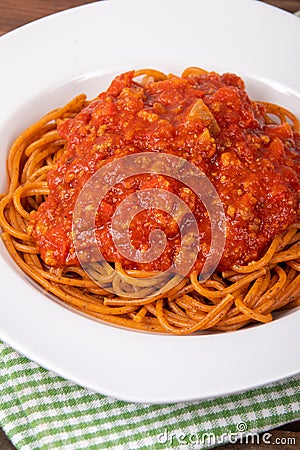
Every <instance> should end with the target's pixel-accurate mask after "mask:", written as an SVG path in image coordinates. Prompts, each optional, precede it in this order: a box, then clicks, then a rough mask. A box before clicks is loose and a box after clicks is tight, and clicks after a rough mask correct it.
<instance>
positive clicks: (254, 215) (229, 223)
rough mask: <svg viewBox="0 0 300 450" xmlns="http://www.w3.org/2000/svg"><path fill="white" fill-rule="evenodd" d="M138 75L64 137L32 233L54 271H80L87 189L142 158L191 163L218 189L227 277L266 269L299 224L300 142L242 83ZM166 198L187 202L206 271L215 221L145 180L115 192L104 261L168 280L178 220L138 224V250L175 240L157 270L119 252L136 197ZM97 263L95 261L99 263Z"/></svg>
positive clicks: (167, 181) (101, 215) (107, 203)
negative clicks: (76, 230)
mask: <svg viewBox="0 0 300 450" xmlns="http://www.w3.org/2000/svg"><path fill="white" fill-rule="evenodd" d="M133 76H134V72H133V71H132V72H128V73H125V74H122V75H120V76H118V77H117V78H115V79H114V80H113V82H112V84H111V86H110V87H109V88H108V90H107V91H106V92H103V93H101V94H100V95H99V96H98V98H97V99H96V100H94V101H93V102H91V103H90V104H89V105H88V106H87V107H86V108H84V109H83V110H82V111H81V112H80V113H79V114H78V115H77V116H76V117H75V118H73V119H67V120H65V121H64V122H63V123H62V124H60V125H59V127H58V132H59V134H60V135H61V136H62V137H63V138H64V139H65V140H66V150H65V152H64V155H63V156H62V158H61V159H60V160H59V161H58V163H57V165H56V166H55V167H54V168H53V170H51V171H50V172H49V174H48V185H49V188H50V195H49V196H48V198H47V200H46V201H45V202H44V203H43V204H41V206H40V207H39V209H38V211H37V212H33V213H31V222H30V228H31V230H32V236H33V238H34V239H35V241H36V243H37V246H38V249H39V251H40V253H41V255H42V258H43V259H44V261H45V262H46V263H47V264H48V265H50V266H56V267H58V266H69V265H73V264H79V263H78V259H77V256H76V252H75V249H74V244H73V241H72V218H73V211H74V206H75V203H76V200H77V198H78V195H79V192H80V191H81V189H82V188H83V186H84V184H85V183H86V181H87V180H88V179H89V178H90V177H91V176H92V175H93V174H94V173H95V172H96V171H97V169H99V168H101V167H103V165H104V164H106V163H107V162H109V161H113V160H115V159H116V158H120V157H122V156H126V155H130V154H132V153H138V152H162V153H167V154H173V155H177V156H180V157H182V158H185V159H186V160H188V161H189V162H191V163H192V164H194V165H195V166H197V167H198V168H199V169H201V171H203V172H204V173H205V174H206V176H207V177H208V178H209V180H210V181H211V182H212V184H213V185H214V187H215V189H216V191H217V192H218V194H219V196H220V199H221V201H222V203H223V207H224V212H225V215H226V228H227V231H226V245H225V250H224V253H223V255H222V258H221V260H220V263H219V266H218V269H219V270H227V269H230V268H231V267H232V266H233V265H234V264H247V263H249V262H250V261H253V260H257V259H258V258H259V257H261V256H262V255H263V253H264V252H265V251H266V249H267V248H268V246H269V244H270V243H271V241H272V239H273V238H274V237H275V236H276V235H277V234H278V233H279V232H281V231H283V230H286V229H287V228H288V227H289V226H290V225H291V224H292V223H295V222H296V221H297V220H299V188H300V173H299V165H300V164H299V162H300V138H299V135H297V134H296V133H295V132H294V131H293V130H292V128H291V126H290V125H289V124H288V123H283V124H274V123H273V124H272V123H270V122H269V121H266V119H265V107H264V106H263V105H262V104H259V103H256V102H254V101H252V100H250V99H249V97H248V95H247V93H246V91H245V87H244V83H243V81H242V80H241V79H240V78H239V77H238V76H236V75H233V74H224V75H218V74H216V73H209V74H204V75H198V76H193V77H188V78H180V77H176V76H170V77H169V78H167V79H166V80H164V81H159V82H156V83H152V84H147V85H145V86H144V85H142V84H139V83H138V82H136V81H135V80H134V79H133ZM153 187H154V188H160V189H165V190H167V191H169V192H172V193H174V194H175V195H177V196H179V197H180V198H181V199H182V200H184V201H185V202H186V204H187V205H188V206H189V208H190V209H191V211H192V212H193V214H194V217H195V218H196V220H197V224H198V227H199V236H200V245H199V252H198V257H197V262H196V264H195V268H197V269H198V270H201V268H202V266H203V264H204V262H205V258H206V257H207V254H208V252H209V247H210V239H211V234H210V221H209V217H208V214H207V211H206V210H205V208H204V206H203V204H202V203H201V201H200V200H199V199H198V198H197V196H196V195H195V193H194V192H193V191H191V190H190V189H189V188H187V187H186V186H184V185H183V184H182V183H180V182H179V181H177V180H173V179H171V178H168V177H165V176H162V175H151V174H142V175H138V176H136V177H131V178H128V179H126V180H125V181H123V182H122V183H119V184H118V185H116V186H114V188H112V189H111V190H110V192H109V193H108V194H107V195H106V197H105V199H104V200H103V201H102V203H101V206H100V208H99V210H98V213H97V216H96V222H95V225H96V237H97V242H98V245H99V248H100V249H101V252H102V254H103V256H104V257H105V259H106V260H107V261H110V262H117V261H118V262H121V263H122V265H123V266H124V267H125V268H128V269H129V268H131V269H143V270H166V269H167V268H168V267H170V265H171V264H172V262H173V261H174V258H175V257H176V255H177V254H178V252H179V248H180V234H179V228H178V225H177V223H176V221H175V220H174V219H172V217H170V216H169V215H168V214H167V213H166V212H164V211H162V210H159V209H155V208H152V209H149V210H147V211H144V212H141V213H139V214H137V215H136V217H135V218H134V219H133V221H132V223H131V226H130V239H131V243H132V245H133V246H134V247H135V248H136V249H138V250H141V251H146V250H147V249H148V248H149V234H150V232H151V231H153V230H155V229H160V230H162V231H163V232H164V234H165V236H166V247H165V250H164V252H163V254H162V255H161V256H160V257H159V258H157V259H156V260H154V261H152V262H149V263H136V262H133V261H130V260H127V259H126V258H124V257H123V256H122V255H120V253H119V252H118V250H117V248H116V246H115V245H114V242H113V239H112V233H111V220H112V216H113V214H114V212H115V210H116V208H117V206H118V205H120V203H121V202H122V201H123V200H124V198H126V197H127V196H128V195H129V194H132V193H133V192H135V191H138V190H142V189H146V188H153ZM91 258H92V255H91Z"/></svg>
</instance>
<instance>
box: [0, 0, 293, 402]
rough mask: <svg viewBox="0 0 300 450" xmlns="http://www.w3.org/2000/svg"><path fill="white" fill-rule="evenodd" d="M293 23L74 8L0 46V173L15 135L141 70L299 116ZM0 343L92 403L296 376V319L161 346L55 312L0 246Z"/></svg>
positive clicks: (174, 5) (183, 4)
mask: <svg viewBox="0 0 300 450" xmlns="http://www.w3.org/2000/svg"><path fill="white" fill-rule="evenodd" d="M299 42H300V19H299V18H296V17H293V16H292V15H291V14H288V13H285V12H282V11H280V10H278V9H275V8H273V7H269V6H267V5H265V4H262V3H260V2H256V1H252V0H244V1H240V0H230V1H229V0H227V1H226V2H225V1H223V0H219V1H216V0H214V1H212V0H210V1H198V0H185V1H178V0H167V1H163V2H162V1H160V0H151V1H141V0H136V1H133V0H126V1H116V0H114V1H108V2H99V3H94V4H89V5H85V6H83V7H79V8H75V9H72V10H69V11H65V12H63V13H59V14H56V15H53V16H50V17H47V18H45V19H42V20H39V21H37V22H34V23H32V24H30V25H27V26H25V27H22V28H20V29H18V30H16V31H13V32H11V33H9V34H7V35H5V36H4V37H2V38H1V39H0V61H1V71H0V99H1V107H0V136H1V151H0V167H1V168H2V169H1V186H0V190H1V191H3V190H4V189H5V186H6V181H5V175H4V172H5V171H4V167H5V158H6V155H7V151H8V147H9V144H10V143H11V142H12V141H13V139H14V138H15V137H16V136H17V135H18V133H19V132H21V131H22V130H23V129H24V128H25V127H26V126H27V125H29V124H30V123H32V122H33V121H34V120H35V119H37V118H38V117H40V115H41V114H43V113H46V112H47V111H49V110H50V109H51V108H53V107H55V106H58V105H61V104H63V103H65V102H66V101H67V100H68V99H70V97H71V96H73V95H75V94H77V93H79V92H82V91H84V92H87V94H88V95H89V96H92V95H95V94H96V93H97V92H99V91H101V90H102V89H104V88H106V87H107V85H108V83H109V81H110V80H111V79H112V77H113V75H115V74H117V73H120V72H122V71H124V70H126V69H131V68H141V67H145V66H148V67H149V66H150V67H154V68H157V69H161V70H166V71H170V72H171V71H173V72H178V73H179V72H180V71H181V70H182V69H183V68H185V67H187V66H189V65H198V66H202V67H204V68H207V69H216V70H218V71H221V72H225V71H232V72H236V73H238V74H240V75H241V76H243V77H244V78H245V80H246V81H247V86H248V90H249V91H250V94H251V96H252V97H254V98H259V99H262V100H271V101H275V102H277V103H281V104H282V105H283V106H286V107H289V108H290V109H292V110H293V111H294V112H295V113H296V114H297V115H298V116H300V59H299V58H298V57H297V55H298V53H299V48H298V45H299ZM0 259H1V260H0V286H1V290H0V296H1V302H0V336H1V338H2V339H3V340H5V341H6V342H8V343H9V344H10V345H11V346H13V347H14V348H16V349H18V350H19V351H20V352H22V353H23V354H25V355H27V356H28V357H29V358H31V359H33V360H35V361H37V362H38V363H40V364H41V365H42V366H44V367H46V368H49V369H52V370H53V371H55V372H57V373H58V374H60V375H62V376H63V377H65V378H68V379H70V380H73V381H75V382H77V383H79V384H80V385H82V386H86V387H88V388H91V389H93V390H95V391H97V392H101V393H103V394H106V395H111V396H114V397H117V398H120V399H124V400H130V401H138V402H151V403H162V402H176V401H181V400H190V399H201V398H207V397H212V396H218V395H222V394H225V393H230V392H236V391H239V390H244V389H247V388H250V387H254V386H258V385H262V384H265V383H269V382H271V381H274V380H278V379H281V378H283V377H287V376H289V375H292V374H295V373H297V372H299V371H300V333H299V329H300V310H299V309H298V310H294V311H291V312H289V313H287V314H286V315H284V316H280V317H279V318H277V319H276V320H275V321H274V322H272V323H269V324H266V325H260V326H256V327H252V328H249V329H245V330H240V331H238V332H233V333H227V334H221V333H220V334H219V333H217V334H207V335H195V336H184V337H178V336H165V335H155V334H146V333H142V332H135V331H129V330H124V329H122V328H117V327H113V326H110V325H106V324H102V323H99V322H97V321H94V320H92V319H89V318H87V317H84V316H82V315H80V314H77V313H74V312H73V311H71V310H69V309H67V308H64V307H62V306H61V305H60V304H58V303H56V302H54V301H53V300H51V299H50V298H49V297H47V296H46V295H45V294H43V293H42V292H41V290H40V289H39V288H36V287H35V286H34V285H33V283H32V282H30V281H29V280H28V279H27V278H26V277H25V276H24V275H23V274H22V273H21V272H20V271H19V269H17V268H16V267H15V265H14V263H13V262H12V261H11V259H10V257H9V255H8V254H7V252H6V249H5V248H4V246H3V245H2V243H1V257H0Z"/></svg>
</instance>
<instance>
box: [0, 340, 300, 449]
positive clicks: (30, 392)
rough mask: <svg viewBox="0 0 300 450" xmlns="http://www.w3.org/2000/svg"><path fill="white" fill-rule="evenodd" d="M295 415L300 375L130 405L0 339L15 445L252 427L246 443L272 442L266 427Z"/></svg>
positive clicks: (123, 441)
mask: <svg viewBox="0 0 300 450" xmlns="http://www.w3.org/2000/svg"><path fill="white" fill-rule="evenodd" d="M297 419H300V375H298V376H294V377H292V378H289V379H285V380H282V381H280V382H278V383H273V384H269V385H268V386H263V387H260V388H258V389H251V390H249V391H247V392H242V393H238V394H234V395H228V396H223V397H219V398H213V399H209V400H202V401H194V402H181V403H175V404H166V405H149V404H136V403H127V402H123V401H119V400H115V399H113V398H110V397H105V396H103V395H100V394H95V393H93V392H91V391H89V390H87V389H84V388H82V387H80V386H77V385H75V384H74V383H72V382H69V381H67V380H64V379H62V378H61V377H59V376H57V375H56V374H54V373H52V372H50V371H47V370H45V369H43V368H42V367H40V366H38V365H37V364H35V363H34V362H32V361H29V360H28V359H27V358H25V357H24V356H22V355H20V354H19V353H18V352H16V351H15V350H13V349H12V348H10V347H9V346H8V345H6V344H5V343H0V424H1V426H2V427H3V429H4V431H5V433H6V434H7V435H8V437H9V438H10V439H11V441H12V443H13V444H14V445H15V447H16V448H17V449H18V450H19V449H20V450H34V449H37V450H50V449H63V450H78V449H88V450H100V449H113V450H127V449H128V450H133V449H139V450H141V449H145V450H146V449H151V450H152V449H193V450H194V449H202V448H208V447H215V446H216V445H219V444H222V443H227V442H232V443H234V442H240V441H241V439H242V437H244V436H246V435H249V434H250V433H252V434H253V433H254V435H253V436H252V437H251V438H250V436H248V438H247V439H248V442H253V443H254V444H257V443H270V444H272V442H273V441H272V432H271V431H270V432H268V433H266V430H271V429H272V428H275V427H277V426H279V425H281V424H284V423H287V422H291V421H294V420H297ZM262 432H265V433H263V434H262V435H260V436H258V434H257V433H262ZM271 446H272V445H271Z"/></svg>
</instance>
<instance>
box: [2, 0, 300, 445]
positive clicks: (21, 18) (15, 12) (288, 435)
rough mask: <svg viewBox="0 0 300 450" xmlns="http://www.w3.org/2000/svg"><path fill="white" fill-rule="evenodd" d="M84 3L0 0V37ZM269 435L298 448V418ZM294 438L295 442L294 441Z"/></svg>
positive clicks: (294, 5) (289, 5)
mask: <svg viewBox="0 0 300 450" xmlns="http://www.w3.org/2000/svg"><path fill="white" fill-rule="evenodd" d="M124 1H126V0H124ZM224 1H226V0H224ZM241 1H242V0H241ZM87 3H93V0H51V1H48V0H0V36H1V35H3V34H5V33H7V32H9V31H11V30H13V29H15V28H17V27H20V26H22V25H24V24H25V23H28V22H32V21H33V20H36V19H39V18H41V17H44V16H47V15H49V14H52V13H54V12H58V11H63V10H65V9H68V8H73V7H75V6H79V5H84V4H87ZM265 3H269V4H271V5H274V6H276V7H278V8H282V9H285V10H286V11H290V12H292V13H294V12H296V11H298V10H300V0H274V1H269V0H266V1H265ZM299 44H300V43H299ZM0 401H1V399H0ZM272 436H273V438H274V439H276V438H278V441H277V442H280V439H281V442H282V443H281V444H280V443H279V444H278V445H276V449H280V448H281V449H287V450H289V449H291V450H296V449H300V421H298V422H294V423H292V424H288V425H285V426H284V427H281V428H278V429H276V430H273V431H272ZM288 439H290V440H288ZM291 439H292V440H291ZM293 439H294V440H295V441H293ZM289 443H290V444H289ZM270 447H272V445H270V444H264V443H260V444H259V445H257V444H247V443H245V444H233V445H232V444H228V445H224V446H222V447H218V449H219V450H222V449H224V450H225V449H227V450H228V449H234V450H242V449H243V450H267V449H268V450H269V449H270ZM14 448H15V447H14V446H13V445H12V444H11V443H10V441H9V439H8V438H7V437H6V435H5V433H4V432H3V430H1V428H0V450H13V449H14Z"/></svg>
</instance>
